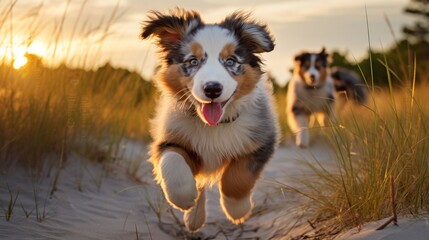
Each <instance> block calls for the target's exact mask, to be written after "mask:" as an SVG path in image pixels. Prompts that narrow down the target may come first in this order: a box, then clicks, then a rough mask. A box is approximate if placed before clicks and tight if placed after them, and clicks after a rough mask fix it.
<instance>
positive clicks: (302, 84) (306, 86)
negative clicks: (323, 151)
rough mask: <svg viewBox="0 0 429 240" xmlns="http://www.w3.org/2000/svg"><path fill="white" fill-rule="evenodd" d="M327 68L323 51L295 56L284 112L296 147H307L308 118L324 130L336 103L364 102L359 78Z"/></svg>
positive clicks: (364, 88) (331, 118)
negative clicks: (346, 100)
mask: <svg viewBox="0 0 429 240" xmlns="http://www.w3.org/2000/svg"><path fill="white" fill-rule="evenodd" d="M328 64H329V63H328V54H327V53H326V52H325V48H323V49H322V51H320V52H318V53H316V52H302V53H300V54H298V55H296V56H295V67H294V70H293V76H292V79H291V81H290V83H289V87H288V93H287V107H286V111H287V116H288V124H289V127H290V128H291V130H292V131H293V132H294V133H295V134H296V139H295V142H296V145H297V146H298V147H302V148H305V147H308V146H309V143H310V136H309V132H308V128H309V125H311V124H310V117H314V119H315V120H317V121H318V122H319V125H321V126H326V125H328V124H330V123H331V122H333V121H335V119H334V116H335V114H334V113H335V104H336V101H337V100H338V99H340V98H341V99H351V100H353V101H354V102H356V103H359V104H363V103H365V102H366V99H367V89H366V87H365V85H364V84H363V83H362V81H361V80H360V78H359V77H358V76H357V75H356V74H354V73H352V72H351V71H349V70H346V69H343V68H335V69H332V71H331V69H330V68H329V66H328Z"/></svg>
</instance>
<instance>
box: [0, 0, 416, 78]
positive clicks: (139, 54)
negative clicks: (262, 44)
mask: <svg viewBox="0 0 429 240" xmlns="http://www.w3.org/2000/svg"><path fill="white" fill-rule="evenodd" d="M409 2H410V1H409V0H392V1H389V0H375V1H371V3H366V2H365V1H354V2H345V1H341V0H328V1H324V3H320V2H317V1H315V0H306V1H295V0H288V1H282V0H270V1H264V3H259V1H257V0H252V1H241V0H240V1H236V2H234V4H229V2H227V1H223V0H218V1H211V0H206V1H186V2H185V3H183V4H182V6H180V7H182V8H185V9H193V10H197V11H198V12H200V14H201V17H202V19H203V21H205V22H208V23H213V22H219V21H221V20H222V19H223V18H225V16H227V15H229V14H230V13H232V12H234V11H235V10H238V9H240V10H245V11H250V12H252V18H254V19H256V20H257V21H260V22H262V23H265V24H267V25H268V27H269V29H270V31H271V33H272V35H273V36H274V38H275V39H276V47H275V49H274V50H273V51H272V52H270V53H264V54H262V58H263V59H264V60H265V61H264V63H265V66H264V70H265V71H267V72H269V73H271V74H272V75H273V76H274V77H275V78H276V79H277V80H278V82H279V84H284V83H286V81H287V80H288V79H289V77H290V72H289V69H291V68H292V67H293V61H292V59H293V56H294V55H295V54H296V53H298V52H301V51H302V50H309V51H319V50H320V49H321V48H322V47H326V49H327V50H328V52H332V51H333V50H336V51H340V52H342V53H347V55H348V57H349V58H352V59H353V58H354V59H357V60H359V59H362V58H363V57H364V56H365V55H367V51H368V48H369V45H371V48H372V49H376V50H383V49H388V48H389V47H391V46H392V44H393V43H394V40H395V37H396V38H398V39H400V38H402V36H403V35H402V33H401V29H402V27H403V26H404V25H406V24H408V23H410V22H413V21H414V20H415V19H413V18H412V17H410V16H408V15H406V14H405V13H403V9H404V8H405V6H406V5H407V4H409ZM0 6H8V3H6V4H2V3H0ZM176 6H177V5H176V3H174V1H170V0H162V1H157V2H151V3H150V4H145V3H144V2H142V1H138V0H125V1H101V0H93V1H84V0H83V1H73V3H72V2H71V1H60V0H48V1H44V2H42V1H40V2H36V3H34V1H30V0H21V1H18V2H17V3H16V5H15V6H13V9H12V14H10V16H11V17H9V18H7V20H6V21H5V22H4V24H3V25H0V34H5V33H6V34H9V35H11V34H10V32H8V31H9V30H10V29H12V26H13V31H12V36H8V38H7V39H8V41H3V42H0V55H4V56H6V58H9V59H11V58H15V59H16V60H17V61H16V62H18V59H17V57H19V55H22V54H23V53H22V52H24V53H25V52H28V53H33V54H36V55H39V56H41V57H42V58H43V59H44V62H45V63H47V64H48V65H51V66H52V65H59V64H60V63H64V62H65V63H66V64H67V65H69V66H70V67H86V68H96V67H99V66H102V65H104V64H106V63H107V62H110V63H111V64H112V65H113V66H115V67H122V68H127V69H130V70H132V71H137V72H138V73H140V74H142V76H143V77H144V78H145V79H150V78H151V77H152V74H153V72H154V69H155V67H156V65H157V62H158V57H157V54H156V46H154V45H153V41H150V40H141V39H139V37H138V35H139V31H140V29H141V24H142V23H143V22H144V21H145V20H146V19H147V13H148V12H149V11H150V10H157V11H161V12H167V11H168V10H169V9H173V8H175V7H176ZM92 9H97V10H98V11H96V12H95V11H93V10H92ZM62 17H64V19H63V18H62ZM386 18H387V19H388V20H386ZM42 19H47V20H52V19H55V21H53V23H52V21H49V22H47V20H45V21H43V20H42ZM339 20H340V21H339ZM62 21H63V22H64V24H63V25H62ZM387 21H389V22H390V24H391V26H392V31H393V34H394V35H395V37H394V36H392V32H391V29H389V25H388V22H387ZM367 24H368V26H369V29H368V27H367ZM51 25H54V26H51ZM2 26H3V27H2ZM4 26H5V27H4ZM55 27H56V28H57V29H55ZM97 27H98V28H97ZM58 28H59V29H58ZM22 29H24V30H25V29H30V30H32V31H33V32H31V31H29V32H24V33H23V30H22ZM91 30H92V32H91ZM52 33H57V34H52ZM368 34H369V39H370V42H369V40H368ZM29 39H30V40H29ZM55 41H57V43H58V46H55V47H52V46H51V45H50V44H52V43H55ZM10 42H12V43H13V44H12V45H13V46H12V47H10ZM91 44H92V45H91ZM94 44H95V49H94ZM12 49H13V50H12ZM4 56H3V57H4ZM19 61H20V63H21V65H24V64H25V60H24V59H20V60H19ZM18 67H19V66H17V67H16V68H18Z"/></svg>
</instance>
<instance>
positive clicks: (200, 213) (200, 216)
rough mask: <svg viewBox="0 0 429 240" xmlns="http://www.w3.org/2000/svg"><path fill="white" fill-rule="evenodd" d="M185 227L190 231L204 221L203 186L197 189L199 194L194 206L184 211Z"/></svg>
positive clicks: (194, 229) (201, 224)
mask: <svg viewBox="0 0 429 240" xmlns="http://www.w3.org/2000/svg"><path fill="white" fill-rule="evenodd" d="M183 221H184V222H185V226H186V228H187V229H188V230H189V231H191V232H194V231H197V230H198V229H199V228H201V227H202V226H203V224H204V222H205V221H206V193H205V190H204V188H202V189H199V196H198V200H197V204H196V205H195V207H193V208H191V209H190V210H188V211H186V212H185V215H184V216H183Z"/></svg>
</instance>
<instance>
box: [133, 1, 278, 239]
mask: <svg viewBox="0 0 429 240" xmlns="http://www.w3.org/2000/svg"><path fill="white" fill-rule="evenodd" d="M151 36H152V37H154V38H155V39H156V40H157V45H158V47H159V49H160V53H161V59H162V64H163V66H162V67H161V70H160V71H159V73H158V74H157V77H156V80H155V81H156V84H157V86H158V87H159V89H160V90H161V93H162V94H161V99H160V100H159V104H158V107H157V113H156V117H155V118H154V119H153V120H152V131H151V134H152V138H153V142H152V144H151V146H150V162H151V163H152V164H153V165H154V174H155V177H156V181H157V182H158V183H159V184H160V185H161V188H162V190H163V192H164V195H165V197H166V199H167V200H168V202H169V203H170V204H171V205H172V206H173V207H175V208H177V209H180V210H182V211H184V212H185V214H184V222H185V225H186V227H187V228H188V229H189V230H190V231H196V230H197V229H199V228H200V227H201V226H202V225H203V224H204V222H205V215H206V213H205V201H206V200H205V188H206V187H207V186H210V185H212V184H214V183H216V182H219V189H220V203H221V205H222V209H223V211H224V212H225V214H226V216H227V217H228V219H230V220H231V221H232V222H234V223H241V222H243V221H244V219H245V218H246V217H247V216H249V214H250V213H251V209H252V200H251V194H252V189H253V187H254V186H255V182H256V180H257V179H258V177H259V176H260V174H261V171H262V169H263V167H264V165H265V164H266V163H267V161H268V160H269V159H270V157H271V155H272V154H273V152H274V149H275V147H276V144H277V138H278V136H277V135H278V128H277V120H276V119H277V118H276V115H275V114H274V111H273V108H272V97H271V93H270V91H269V86H268V85H267V83H266V81H265V80H264V78H263V71H262V69H261V64H262V61H261V58H260V57H259V56H258V54H259V53H263V52H270V51H272V50H273V48H274V42H273V37H272V36H271V35H270V33H269V31H268V29H267V26H266V25H263V24H260V23H258V22H256V21H253V20H251V19H249V15H248V14H244V13H241V12H236V13H233V14H232V15H230V16H228V17H227V18H225V20H223V21H222V22H220V23H217V24H206V23H204V22H203V21H202V20H201V17H200V15H199V14H198V13H197V12H194V11H185V10H181V9H176V10H174V11H172V12H170V13H169V14H163V13H160V12H152V13H151V15H149V20H148V21H147V22H145V23H144V26H143V30H142V33H141V37H142V38H143V39H146V38H148V37H151Z"/></svg>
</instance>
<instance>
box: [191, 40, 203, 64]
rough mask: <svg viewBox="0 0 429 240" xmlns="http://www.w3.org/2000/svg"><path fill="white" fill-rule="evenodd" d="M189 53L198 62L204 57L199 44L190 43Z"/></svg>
mask: <svg viewBox="0 0 429 240" xmlns="http://www.w3.org/2000/svg"><path fill="white" fill-rule="evenodd" d="M190 51H191V53H192V55H194V56H195V57H196V58H198V59H199V60H201V59H202V58H203V57H204V49H203V47H202V46H201V44H199V43H197V42H193V43H191V46H190Z"/></svg>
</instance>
